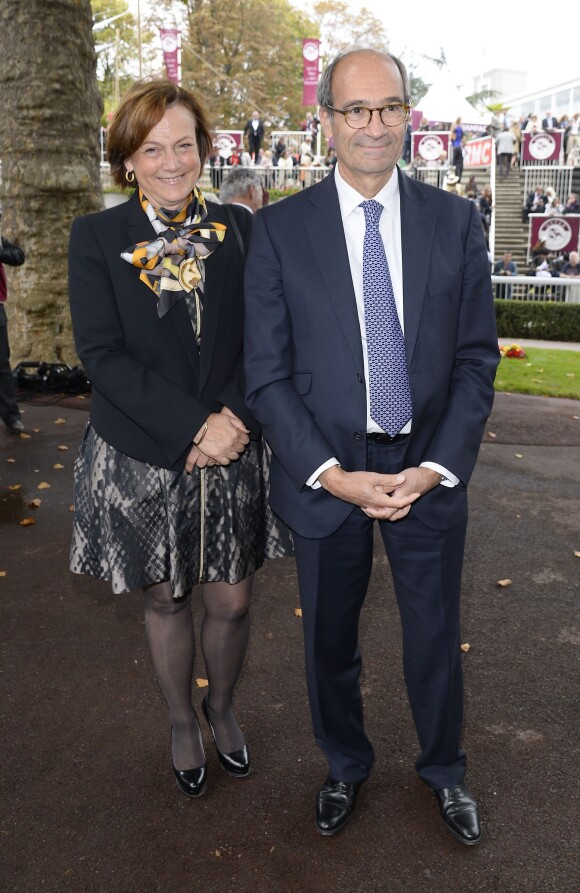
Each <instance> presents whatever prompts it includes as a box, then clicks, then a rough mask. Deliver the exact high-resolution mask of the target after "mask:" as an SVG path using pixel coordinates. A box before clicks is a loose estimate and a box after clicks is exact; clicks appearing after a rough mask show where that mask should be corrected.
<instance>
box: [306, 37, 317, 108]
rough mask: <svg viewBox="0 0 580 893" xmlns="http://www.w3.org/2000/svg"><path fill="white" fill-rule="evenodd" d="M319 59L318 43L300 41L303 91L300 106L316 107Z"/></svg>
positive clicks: (308, 40) (315, 41)
mask: <svg viewBox="0 0 580 893" xmlns="http://www.w3.org/2000/svg"><path fill="white" fill-rule="evenodd" d="M319 59H320V41H319V40H315V39H312V40H311V39H309V38H306V39H304V40H303V41H302V61H303V89H302V105H316V88H317V87H318V67H319V65H318V63H319Z"/></svg>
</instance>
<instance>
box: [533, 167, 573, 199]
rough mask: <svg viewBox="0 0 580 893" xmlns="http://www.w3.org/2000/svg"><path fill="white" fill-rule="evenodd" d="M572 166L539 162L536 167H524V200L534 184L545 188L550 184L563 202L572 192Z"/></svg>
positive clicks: (534, 186)
mask: <svg viewBox="0 0 580 893" xmlns="http://www.w3.org/2000/svg"><path fill="white" fill-rule="evenodd" d="M573 175H574V168H572V167H568V166H563V165H560V166H558V167H555V166H551V165H547V164H541V165H540V164H539V165H536V167H526V168H524V200H525V199H526V198H527V197H528V195H529V194H530V192H533V191H534V189H535V188H536V186H541V187H542V189H544V190H546V189H547V187H548V186H551V187H552V189H553V190H554V192H555V193H556V195H557V196H559V197H560V199H561V201H562V202H565V201H566V199H567V198H568V196H569V195H570V193H571V192H572V177H573Z"/></svg>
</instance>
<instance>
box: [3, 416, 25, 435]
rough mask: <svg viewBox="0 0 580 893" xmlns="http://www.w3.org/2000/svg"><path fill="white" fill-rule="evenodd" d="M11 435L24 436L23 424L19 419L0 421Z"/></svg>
mask: <svg viewBox="0 0 580 893" xmlns="http://www.w3.org/2000/svg"><path fill="white" fill-rule="evenodd" d="M2 421H3V422H4V424H5V425H6V427H7V428H8V430H9V431H10V433H11V434H18V435H20V434H24V431H25V428H24V422H23V421H22V419H21V418H18V417H16V418H11V419H3V420H2Z"/></svg>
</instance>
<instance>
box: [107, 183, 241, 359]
mask: <svg viewBox="0 0 580 893" xmlns="http://www.w3.org/2000/svg"><path fill="white" fill-rule="evenodd" d="M139 201H140V202H141V207H142V208H143V210H144V211H145V213H146V214H147V217H148V218H149V220H150V221H151V224H152V226H153V229H154V230H155V232H156V233H157V236H158V238H157V239H153V240H152V241H151V242H138V243H137V244H136V245H132V246H131V247H129V248H127V249H126V251H123V252H121V257H122V258H123V260H126V261H127V263H130V264H133V266H134V267H137V268H138V269H139V270H141V274H140V276H139V278H140V279H141V281H142V282H144V283H145V285H147V286H148V287H149V288H150V289H151V291H153V292H155V294H156V295H157V298H158V303H157V313H158V315H159V317H163V316H165V314H166V313H168V312H169V311H170V310H171V308H172V307H173V306H174V304H176V303H177V302H178V301H179V299H180V298H183V297H185V298H186V299H188V298H191V297H192V295H191V292H193V297H195V320H196V322H195V323H194V329H195V336H196V340H197V342H198V344H199V341H200V337H201V311H202V305H201V293H202V292H203V285H204V280H205V270H204V258H206V257H209V256H210V254H213V252H214V251H215V250H216V248H219V247H220V245H221V244H222V243H223V240H224V237H225V234H226V230H227V227H226V226H224V224H223V223H209V222H207V223H205V222H204V221H205V218H206V217H207V207H206V204H205V200H204V198H203V195H202V194H201V192H199V190H198V189H197V188H196V187H194V190H193V192H192V193H191V194H190V196H189V198H188V200H187V204H186V206H185V208H183V209H182V210H181V211H177V212H172V211H166V210H165V209H164V208H157V209H155V208H154V207H153V205H152V204H151V202H150V201H149V200H148V198H147V197H146V196H145V195H144V194H143V192H142V191H141V190H139ZM202 223H203V225H202ZM188 304H189V301H188ZM192 321H193V320H192Z"/></svg>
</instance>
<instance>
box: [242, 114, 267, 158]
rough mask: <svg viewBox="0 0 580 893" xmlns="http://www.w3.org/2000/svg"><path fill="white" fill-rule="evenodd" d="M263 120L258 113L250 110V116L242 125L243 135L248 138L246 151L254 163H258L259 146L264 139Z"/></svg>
mask: <svg viewBox="0 0 580 893" xmlns="http://www.w3.org/2000/svg"><path fill="white" fill-rule="evenodd" d="M264 132H265V131H264V122H263V121H262V119H261V118H260V113H259V112H257V111H253V112H252V117H251V118H250V120H249V121H248V122H247V123H246V126H245V127H244V136H245V137H247V139H248V151H249V153H250V155H251V157H252V160H253V162H254V164H258V163H259V156H260V148H261V146H262V140H263V139H264Z"/></svg>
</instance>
